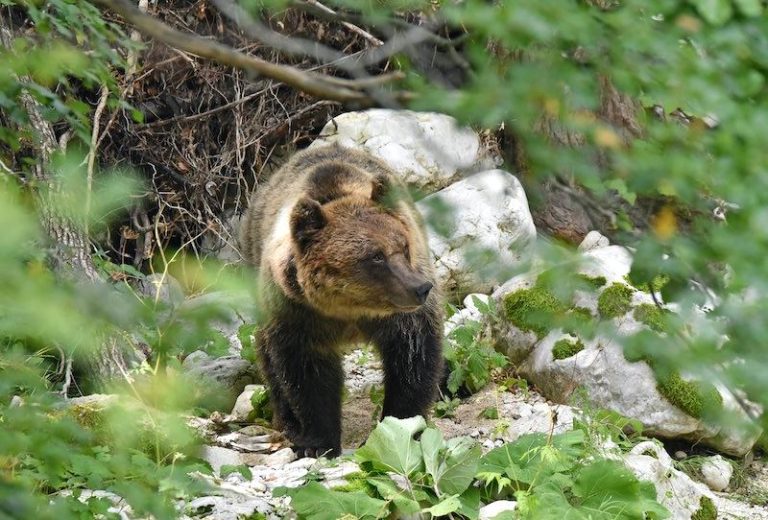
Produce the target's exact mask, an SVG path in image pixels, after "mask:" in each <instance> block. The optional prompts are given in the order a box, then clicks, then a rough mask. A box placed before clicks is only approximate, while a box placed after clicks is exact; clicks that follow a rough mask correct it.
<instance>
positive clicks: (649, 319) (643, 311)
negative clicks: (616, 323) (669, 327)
mask: <svg viewBox="0 0 768 520" xmlns="http://www.w3.org/2000/svg"><path fill="white" fill-rule="evenodd" d="M669 313H670V311H668V310H667V309H662V308H661V307H658V306H656V305H653V304H652V303H643V304H641V305H638V306H637V307H635V310H634V312H633V313H632V315H633V316H634V318H635V319H636V320H637V321H639V322H640V323H644V324H646V325H648V327H650V328H651V330H654V331H656V332H664V331H665V330H666V321H665V319H664V316H665V315H666V314H669Z"/></svg>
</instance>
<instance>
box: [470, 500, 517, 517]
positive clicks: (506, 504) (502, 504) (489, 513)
mask: <svg viewBox="0 0 768 520" xmlns="http://www.w3.org/2000/svg"><path fill="white" fill-rule="evenodd" d="M516 507H517V502H515V501H514V500H497V501H496V502H491V503H490V504H488V505H487V506H483V507H481V508H480V516H479V517H478V518H479V520H492V519H493V518H495V517H497V516H498V515H500V514H501V513H504V512H511V511H514V510H515V508H516Z"/></svg>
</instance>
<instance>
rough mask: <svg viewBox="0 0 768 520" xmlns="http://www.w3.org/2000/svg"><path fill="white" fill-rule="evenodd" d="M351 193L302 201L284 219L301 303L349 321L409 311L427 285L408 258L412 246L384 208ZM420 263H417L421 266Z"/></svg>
mask: <svg viewBox="0 0 768 520" xmlns="http://www.w3.org/2000/svg"><path fill="white" fill-rule="evenodd" d="M378 199H379V196H378V194H377V190H376V188H375V187H374V190H373V191H372V194H371V196H367V197H366V196H361V195H352V196H344V197H341V198H339V199H335V200H331V201H329V202H327V203H325V204H321V203H320V202H319V201H317V200H315V199H312V198H309V197H303V198H301V199H300V200H299V201H298V202H297V203H296V205H295V206H294V208H293V211H292V213H291V220H290V223H291V238H292V241H293V249H294V261H295V264H296V277H297V281H298V283H299V285H300V287H301V289H302V292H303V294H304V296H305V297H306V299H307V301H308V302H309V303H310V305H312V306H313V307H314V308H315V309H317V310H318V311H320V312H321V313H323V314H326V315H328V316H332V317H336V318H341V319H352V318H360V317H378V316H387V315H390V314H395V313H400V312H413V311H415V310H417V309H418V308H419V307H421V306H422V305H423V304H424V303H425V302H426V300H427V297H428V295H429V293H430V290H431V289H432V283H431V282H430V281H429V279H428V278H427V276H425V274H424V273H423V272H422V271H421V270H420V268H419V267H420V266H419V262H418V261H416V260H418V259H415V258H413V257H412V255H411V246H412V245H413V244H414V243H418V242H417V241H415V240H414V237H413V236H411V234H412V233H419V232H420V230H418V229H409V228H408V225H407V221H406V220H405V219H403V218H401V217H400V216H399V215H398V213H397V211H396V210H393V208H392V207H391V206H388V205H387V204H385V203H383V202H382V201H381V200H378ZM422 263H423V262H422Z"/></svg>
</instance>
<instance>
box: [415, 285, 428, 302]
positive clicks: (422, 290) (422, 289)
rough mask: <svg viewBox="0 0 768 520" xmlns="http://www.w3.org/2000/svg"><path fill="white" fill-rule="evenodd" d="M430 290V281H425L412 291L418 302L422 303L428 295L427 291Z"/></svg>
mask: <svg viewBox="0 0 768 520" xmlns="http://www.w3.org/2000/svg"><path fill="white" fill-rule="evenodd" d="M431 290H432V284H431V283H430V282H425V283H423V284H421V285H419V286H418V287H416V288H415V289H414V291H413V293H414V294H415V295H416V299H418V300H419V303H420V304H423V303H424V302H425V301H427V296H429V291H431Z"/></svg>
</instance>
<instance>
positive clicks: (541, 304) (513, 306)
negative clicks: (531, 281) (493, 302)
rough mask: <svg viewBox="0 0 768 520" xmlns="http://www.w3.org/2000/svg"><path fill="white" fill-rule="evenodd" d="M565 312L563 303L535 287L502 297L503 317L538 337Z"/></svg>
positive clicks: (549, 293) (543, 289)
mask: <svg viewBox="0 0 768 520" xmlns="http://www.w3.org/2000/svg"><path fill="white" fill-rule="evenodd" d="M565 311H566V307H565V306H564V305H563V303H562V302H561V301H560V300H558V299H557V297H556V296H555V295H554V294H553V293H552V291H549V290H548V289H546V288H544V287H541V286H538V285H537V286H535V287H532V288H530V289H520V290H519V291H515V292H512V293H509V294H508V295H506V296H505V297H504V316H505V317H506V319H507V320H508V321H509V322H510V323H512V324H513V325H514V326H516V327H517V328H519V329H520V330H523V331H526V332H533V333H535V334H536V335H537V336H538V337H540V338H541V337H543V336H545V335H546V334H547V333H548V332H549V330H550V329H551V328H552V324H553V323H554V321H555V320H556V319H557V317H558V316H561V315H562V314H564V313H565Z"/></svg>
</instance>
